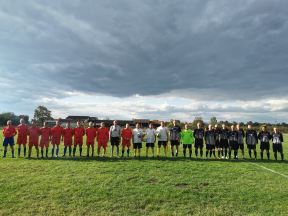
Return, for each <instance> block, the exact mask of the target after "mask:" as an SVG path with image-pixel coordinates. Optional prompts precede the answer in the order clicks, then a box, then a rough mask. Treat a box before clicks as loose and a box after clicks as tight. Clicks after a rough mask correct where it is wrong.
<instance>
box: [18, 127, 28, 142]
mask: <svg viewBox="0 0 288 216" xmlns="http://www.w3.org/2000/svg"><path fill="white" fill-rule="evenodd" d="M28 129H29V128H28V126H27V125H25V124H19V125H18V126H17V131H18V138H17V144H19V145H21V144H26V143H27V135H28Z"/></svg>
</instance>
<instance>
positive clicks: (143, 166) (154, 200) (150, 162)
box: [0, 135, 288, 215]
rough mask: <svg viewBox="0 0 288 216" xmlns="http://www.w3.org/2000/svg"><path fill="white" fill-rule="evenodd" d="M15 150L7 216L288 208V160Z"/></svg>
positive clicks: (5, 163)
mask: <svg viewBox="0 0 288 216" xmlns="http://www.w3.org/2000/svg"><path fill="white" fill-rule="evenodd" d="M285 138H286V139H288V136H287V135H286V136H285ZM0 140H1V139H0ZM287 147H288V142H286V143H285V144H284V151H285V156H286V158H287V159H288V154H287V153H288V151H287ZM144 150H145V149H144ZM84 152H86V151H85V150H84ZM49 153H50V152H49ZM0 154H1V156H2V155H3V149H1V151H0ZM61 154H62V150H61ZM142 154H143V155H144V151H143V152H142ZM193 154H194V153H193ZM84 155H85V154H84ZM258 155H259V153H258ZM34 156H35V152H34ZM246 156H248V154H247V153H246ZM271 156H272V157H271V158H273V155H272V154H271ZM7 157H8V158H6V159H2V158H1V159H0V189H1V191H0V200H1V202H0V215H288V178H287V176H288V166H287V162H286V161H284V162H277V161H274V160H273V159H272V160H271V161H269V162H268V161H260V160H258V161H256V162H254V161H250V160H248V159H247V160H239V161H227V160H211V159H204V160H196V159H192V160H190V159H184V158H182V153H181V154H180V158H178V159H176V160H173V159H169V158H168V159H166V160H165V159H146V158H144V157H143V158H142V159H134V158H133V159H132V158H129V159H121V158H120V159H113V158H106V159H89V160H87V159H86V158H85V157H83V158H79V157H78V158H77V159H69V158H68V157H67V158H57V159H53V160H52V159H49V160H37V159H31V160H28V159H25V158H15V159H12V158H11V153H10V152H9V153H8V155H7ZM278 158H279V157H278ZM265 168H266V169H265ZM267 168H268V169H269V170H268V169H267ZM275 172H277V173H275ZM281 174H282V175H281Z"/></svg>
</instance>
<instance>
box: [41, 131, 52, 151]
mask: <svg viewBox="0 0 288 216" xmlns="http://www.w3.org/2000/svg"><path fill="white" fill-rule="evenodd" d="M40 134H41V140H40V146H41V147H44V146H46V147H48V146H49V138H50V136H51V129H50V128H48V127H42V128H40Z"/></svg>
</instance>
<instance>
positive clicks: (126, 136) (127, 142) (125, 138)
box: [121, 124, 133, 157]
mask: <svg viewBox="0 0 288 216" xmlns="http://www.w3.org/2000/svg"><path fill="white" fill-rule="evenodd" d="M132 136H133V133H132V129H131V128H130V126H129V124H126V126H125V128H124V129H123V130H122V131H121V137H122V157H124V152H125V148H127V157H129V152H130V146H131V139H132Z"/></svg>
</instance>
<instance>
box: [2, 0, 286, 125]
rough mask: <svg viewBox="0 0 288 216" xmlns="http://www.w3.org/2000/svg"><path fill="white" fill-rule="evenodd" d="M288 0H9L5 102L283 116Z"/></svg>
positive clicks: (5, 2)
mask: <svg viewBox="0 0 288 216" xmlns="http://www.w3.org/2000/svg"><path fill="white" fill-rule="evenodd" d="M287 48H288V1H287V0H273V1H271V0H241V1H239V0H217V1H215V0H177V1H176V0H119V1H115V0H85V1H82V0H49V1H48V0H41V1H40V0H38V1H37V0H34V1H33V0H25V1H23V0H13V1H10V0H2V1H0V92H1V96H0V112H6V111H9V112H14V113H16V114H28V115H30V117H31V118H32V117H33V112H34V109H35V108H36V107H37V106H38V105H44V106H47V107H48V109H50V110H51V111H52V114H53V117H55V118H58V117H61V118H65V117H66V116H68V115H90V116H97V117H99V118H107V117H108V118H110V119H132V118H147V119H161V120H170V119H179V120H182V121H192V120H193V119H194V118H195V117H196V116H197V117H202V118H203V119H204V120H209V119H210V118H211V117H212V116H216V117H217V119H218V120H229V121H243V122H246V121H260V122H271V123H274V122H287V121H288V115H287V114H288V113H287V111H288V95H287V92H288V85H287V82H288V70H287V69H288V49H287Z"/></svg>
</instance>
